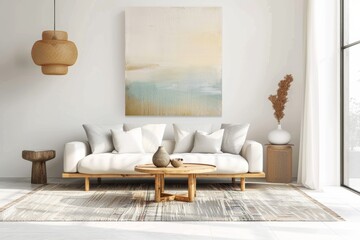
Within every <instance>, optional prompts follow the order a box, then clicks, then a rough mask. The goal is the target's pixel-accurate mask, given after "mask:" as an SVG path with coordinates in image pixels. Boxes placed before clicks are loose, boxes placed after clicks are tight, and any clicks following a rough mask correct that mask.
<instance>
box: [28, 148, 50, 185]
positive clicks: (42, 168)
mask: <svg viewBox="0 0 360 240" xmlns="http://www.w3.org/2000/svg"><path fill="white" fill-rule="evenodd" d="M54 157H55V151H54V150H45V151H31V150H24V151H22V158H23V159H25V160H28V161H31V162H32V171H31V183H34V184H46V183H47V177H46V163H45V162H46V161H48V160H50V159H53V158H54Z"/></svg>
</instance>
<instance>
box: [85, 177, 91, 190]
mask: <svg viewBox="0 0 360 240" xmlns="http://www.w3.org/2000/svg"><path fill="white" fill-rule="evenodd" d="M89 190H90V179H89V178H88V177H86V178H85V191H86V192H87V191H89Z"/></svg>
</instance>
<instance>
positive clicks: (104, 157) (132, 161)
mask: <svg viewBox="0 0 360 240" xmlns="http://www.w3.org/2000/svg"><path fill="white" fill-rule="evenodd" d="M152 156H153V154H152V153H122V154H113V153H100V154H90V155H88V156H86V157H85V158H83V159H82V160H80V162H79V163H78V172H79V173H87V174H142V173H139V172H135V170H134V167H135V166H136V165H139V164H148V163H152ZM171 158H183V159H184V163H203V164H212V165H215V166H216V169H217V170H216V171H215V172H212V173H209V174H232V173H246V172H248V169H249V166H248V162H247V161H246V160H245V159H244V158H243V157H241V156H240V155H235V154H230V153H219V154H204V153H177V154H172V155H171Z"/></svg>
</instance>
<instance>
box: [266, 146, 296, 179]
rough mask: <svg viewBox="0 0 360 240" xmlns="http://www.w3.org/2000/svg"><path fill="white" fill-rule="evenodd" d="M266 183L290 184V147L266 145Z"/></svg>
mask: <svg viewBox="0 0 360 240" xmlns="http://www.w3.org/2000/svg"><path fill="white" fill-rule="evenodd" d="M266 146H267V149H266V155H267V156H266V181H268V182H277V183H290V182H291V181H292V146H293V144H286V145H272V144H266Z"/></svg>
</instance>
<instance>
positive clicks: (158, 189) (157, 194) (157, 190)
mask: <svg viewBox="0 0 360 240" xmlns="http://www.w3.org/2000/svg"><path fill="white" fill-rule="evenodd" d="M160 201H161V174H156V175H155V202H160Z"/></svg>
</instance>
